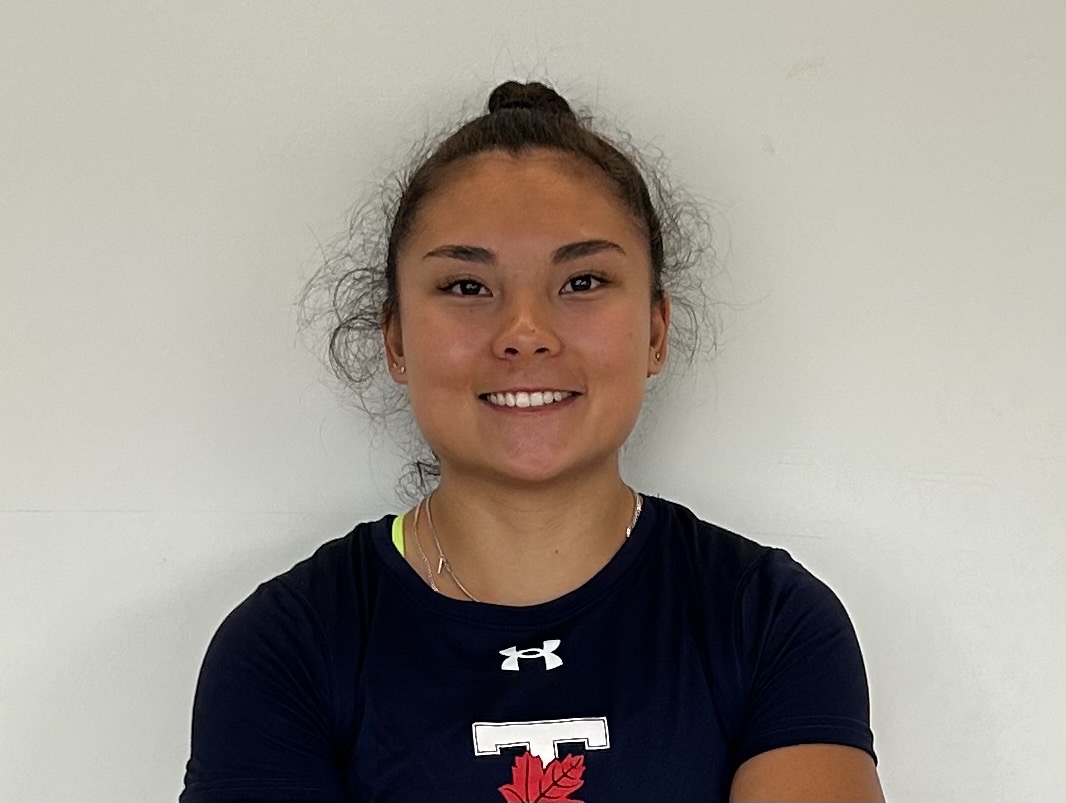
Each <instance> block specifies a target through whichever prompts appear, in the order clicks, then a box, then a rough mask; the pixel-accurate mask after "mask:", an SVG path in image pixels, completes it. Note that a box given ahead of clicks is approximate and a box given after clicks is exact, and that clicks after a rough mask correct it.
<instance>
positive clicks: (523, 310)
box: [493, 298, 560, 359]
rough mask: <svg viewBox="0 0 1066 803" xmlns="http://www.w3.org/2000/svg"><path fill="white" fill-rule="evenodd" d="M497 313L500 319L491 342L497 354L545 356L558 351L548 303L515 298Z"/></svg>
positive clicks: (557, 338) (506, 355) (556, 337)
mask: <svg viewBox="0 0 1066 803" xmlns="http://www.w3.org/2000/svg"><path fill="white" fill-rule="evenodd" d="M501 312H502V322H501V324H500V328H499V331H498V333H497V335H496V338H495V341H494V342H493V353H495V355H496V356H497V357H503V358H511V359H513V358H515V357H528V356H531V355H533V354H543V355H546V356H547V355H551V354H555V353H557V352H558V351H559V346H560V342H559V337H558V335H557V333H556V327H555V325H554V321H553V320H552V312H551V309H550V304H548V303H546V302H545V301H543V300H538V299H533V298H515V299H513V300H512V301H511V302H510V303H509V304H507V305H505V306H504V308H503V309H502V310H501Z"/></svg>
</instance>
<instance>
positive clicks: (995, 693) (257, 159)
mask: <svg viewBox="0 0 1066 803" xmlns="http://www.w3.org/2000/svg"><path fill="white" fill-rule="evenodd" d="M1064 9H1066V5H1064V4H1063V3H1061V2H1058V1H1057V0H1050V1H1048V2H1016V1H1011V2H1006V1H1005V2H995V3H994V2H938V3H931V2H927V1H926V0H909V1H908V2H902V1H901V0H894V2H885V3H879V4H872V3H850V2H801V3H785V2H781V3H752V2H705V1H704V2H689V3H667V4H658V5H652V4H648V3H646V2H615V3H604V2H600V3H582V2H576V3H575V2H565V3H563V2H538V3H507V2H482V1H479V0H467V1H466V2H459V1H456V2H447V3H445V2H437V3H417V4H416V3H403V2H392V3H373V4H370V3H325V2H324V3H296V2H293V3H286V2H281V0H258V1H257V2H247V3H237V2H221V3H220V2H184V3H161V2H145V0H138V2H135V3H134V2H130V3H120V2H111V3H98V2H67V3H54V2H32V3H30V2H22V3H17V2H14V3H13V2H6V3H4V5H3V10H2V11H0V647H2V652H0V799H3V800H11V801H15V800H17V801H38V800H39V801H75V800H76V801H80V802H81V803H86V802H87V801H100V802H101V803H104V801H106V802H107V803H116V801H139V802H140V803H144V802H146V801H166V800H174V799H175V797H176V795H177V793H178V791H179V789H180V788H181V782H182V775H183V772H184V763H185V761H186V759H187V758H188V748H189V718H190V707H191V702H192V696H193V691H194V687H195V682H196V677H197V673H198V671H199V666H200V661H201V660H202V657H203V653H204V650H205V648H206V646H207V643H208V640H209V638H210V637H211V635H212V634H213V632H214V630H215V628H216V627H217V626H218V624H219V622H220V621H221V620H222V618H223V617H224V616H225V614H226V613H227V612H229V611H230V610H231V609H232V608H233V607H234V606H235V605H236V604H237V603H239V602H240V601H241V600H242V599H244V598H245V597H246V596H247V595H248V594H249V593H251V591H252V590H253V589H254V588H255V586H256V585H258V584H259V583H260V582H262V581H264V580H266V579H268V578H269V577H272V576H274V575H276V574H278V573H280V572H282V571H285V570H286V569H288V568H289V567H290V566H292V564H293V563H295V562H296V561H298V560H300V559H302V558H303V557H305V556H307V555H309V554H310V553H311V552H312V551H313V550H314V549H315V548H316V547H317V546H318V545H319V544H321V543H322V542H324V541H326V540H329V539H331V538H335V537H338V536H340V535H343V534H344V533H346V532H347V531H348V530H349V529H350V528H351V527H352V526H354V524H355V523H356V522H358V521H362V520H367V519H371V518H377V517H379V516H381V515H383V514H385V513H387V512H394V511H396V510H397V509H398V502H397V500H396V497H395V495H394V477H395V476H396V472H397V470H398V468H399V465H400V463H399V458H398V457H396V456H395V455H394V454H391V453H390V451H389V449H388V448H386V447H385V446H383V445H382V444H381V442H380V441H377V440H371V438H370V435H369V434H368V430H367V427H366V425H365V424H364V422H363V421H362V420H361V419H360V418H358V417H357V416H356V415H354V414H353V413H352V412H350V411H348V410H347V409H346V408H345V406H344V404H343V402H342V400H341V399H340V398H339V397H338V396H337V395H336V394H335V393H334V392H333V391H332V390H331V389H330V385H329V382H328V377H327V374H326V372H325V371H324V369H323V368H322V366H321V365H320V364H319V362H318V360H317V358H316V356H314V355H313V354H312V353H311V352H309V351H308V350H307V349H306V348H305V347H304V346H303V343H302V341H301V340H300V338H299V337H298V335H297V330H296V323H295V312H294V309H293V306H292V305H293V301H294V299H295V297H296V295H297V293H298V291H299V289H300V287H301V285H302V283H303V281H304V280H305V279H306V278H307V276H308V275H310V272H311V271H313V270H314V268H315V267H316V260H317V259H318V254H317V248H318V242H319V241H320V240H322V241H325V240H328V239H330V238H332V237H334V236H336V235H337V234H338V233H339V232H341V231H342V230H343V228H344V225H345V216H346V212H347V210H348V209H349V208H350V207H351V206H352V204H353V203H354V202H355V201H356V200H357V199H358V198H360V197H362V196H363V195H364V194H365V193H366V192H367V191H368V190H369V189H370V188H371V187H372V186H373V185H374V183H375V182H377V181H379V180H380V179H381V178H382V177H383V176H384V175H386V174H387V172H388V170H390V169H392V168H394V167H397V166H398V165H399V164H400V163H401V161H402V156H403V154H404V153H405V152H406V151H407V149H408V147H409V146H410V145H411V143H412V142H414V141H416V140H418V139H420V138H421V137H422V136H423V135H424V134H425V133H426V132H435V131H437V130H439V129H440V128H441V127H443V126H445V125H447V124H448V123H449V122H451V121H453V120H455V119H457V116H458V115H459V114H460V113H461V112H462V111H463V110H466V111H468V112H475V111H477V110H478V109H479V108H480V107H481V105H482V104H483V103H484V100H485V98H486V97H487V94H488V91H489V90H490V89H491V88H492V86H494V85H495V83H496V82H498V81H500V80H504V79H507V78H511V77H518V78H522V79H527V78H542V79H547V80H549V81H552V82H553V83H555V85H556V86H558V88H559V89H560V90H562V91H563V93H564V94H566V95H567V96H568V97H569V98H570V99H571V100H572V101H573V102H574V103H575V104H576V105H583V104H584V105H588V106H590V107H591V108H592V109H593V110H594V111H598V112H602V113H604V114H605V115H606V117H607V119H608V120H613V121H615V122H617V123H618V124H619V125H621V126H624V127H627V128H628V129H629V130H631V131H632V133H633V135H634V137H635V138H636V140H637V141H638V142H643V143H647V144H649V145H651V146H654V147H658V148H661V149H662V150H663V151H664V152H665V153H666V154H667V155H668V156H669V157H670V159H671V164H672V168H671V169H672V173H673V175H675V176H676V177H677V178H678V179H680V180H681V181H683V182H685V183H686V184H687V185H688V186H689V187H690V188H691V189H692V190H693V191H694V192H697V193H699V194H700V195H701V196H703V197H705V198H706V199H708V201H709V202H711V205H712V206H711V208H712V209H713V214H714V216H715V227H716V236H717V237H718V246H719V255H720V257H721V263H722V264H721V269H720V270H719V273H718V276H717V279H716V280H715V285H714V288H713V292H714V294H715V296H716V297H717V298H718V299H719V300H720V301H721V302H722V304H721V305H720V306H719V307H718V308H717V312H718V313H719V314H720V315H721V316H722V319H723V324H724V330H723V335H722V338H721V344H720V348H719V350H718V354H717V356H716V357H715V359H714V360H713V361H711V362H709V363H705V364H703V365H702V366H701V367H700V368H699V369H694V370H693V371H691V372H690V373H689V375H688V377H687V378H686V379H684V380H683V381H681V382H679V383H677V384H676V385H675V386H674V387H673V389H672V390H671V392H670V394H669V395H665V396H664V397H663V399H662V400H661V401H660V402H659V403H658V405H657V406H656V407H655V408H654V409H653V410H651V411H649V415H647V416H646V417H645V418H646V421H645V422H644V424H642V429H641V430H640V433H641V434H640V435H639V437H637V438H635V439H634V445H633V447H632V448H631V449H630V450H628V452H627V461H626V468H625V470H626V474H627V477H628V478H629V479H630V480H631V481H632V482H633V484H634V485H636V487H638V488H639V489H641V490H644V491H646V492H650V493H658V494H662V495H665V496H668V497H670V498H673V499H675V500H677V501H680V502H682V503H683V504H686V505H688V506H690V507H691V508H692V509H694V510H695V511H696V512H697V513H699V514H700V515H701V516H703V517H704V518H707V519H709V520H712V521H715V522H717V523H719V524H722V525H724V526H727V527H730V528H733V529H735V530H737V531H739V532H741V533H744V534H746V535H748V536H749V537H752V538H755V539H756V540H760V541H762V542H763V543H767V544H773V545H778V546H782V547H785V548H786V549H788V550H790V551H791V552H792V554H793V555H794V556H796V557H797V558H798V559H799V560H800V561H801V562H803V563H804V564H805V565H807V566H808V568H810V569H811V570H812V571H814V572H815V573H816V574H818V575H819V576H820V577H822V578H823V579H824V580H826V581H827V582H828V583H829V584H830V585H831V586H832V587H833V588H834V589H835V590H836V591H837V593H838V594H839V595H840V597H841V598H842V599H843V601H844V603H845V605H846V606H847V608H848V610H849V612H850V613H851V615H852V617H853V619H854V621H855V624H856V628H857V630H858V633H859V637H860V640H861V642H862V646H863V649H864V653H865V657H866V661H867V665H868V670H869V676H870V683H871V689H872V706H873V710H872V716H873V726H874V730H875V735H876V747H877V750H878V753H879V757H880V773H881V777H882V779H883V783H884V786H885V790H886V792H887V794H888V796H889V798H890V799H896V800H918V799H921V800H934V799H937V800H975V799H982V800H990V799H1001V800H1037V799H1041V800H1050V799H1062V798H1063V796H1064V795H1066V776H1064V772H1066V771H1064V766H1066V763H1064V762H1063V760H1062V758H1063V755H1064V747H1066V739H1064V732H1063V723H1064V721H1066V703H1064V685H1063V683H1064V658H1063V643H1064V638H1063V636H1064V633H1063V630H1064V627H1063V625H1064V620H1063V610H1064V604H1063V603H1064V591H1063V584H1064V579H1066V572H1064V554H1063V550H1064V547H1063V543H1064V535H1066V502H1064V499H1066V496H1064V495H1063V490H1064V485H1066V483H1064V479H1066V476H1064V475H1066V468H1064V445H1063V440H1064V438H1063V418H1064V416H1063V412H1064V387H1066V383H1064V375H1063V374H1064V371H1063V365H1064V359H1063V358H1064V352H1066V343H1064V341H1066V333H1064V326H1066V271H1064V268H1066V247H1064V246H1066V242H1064V239H1063V232H1064V230H1066V214H1064V202H1063V187H1064V161H1066V158H1064V157H1066V154H1064V148H1066V145H1064V143H1066V126H1064V107H1066V102H1064V99H1066V69H1064V68H1066V58H1064V53H1066V47H1064V28H1066V26H1064ZM386 443H387V442H386Z"/></svg>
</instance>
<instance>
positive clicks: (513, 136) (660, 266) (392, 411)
mask: <svg viewBox="0 0 1066 803" xmlns="http://www.w3.org/2000/svg"><path fill="white" fill-rule="evenodd" d="M623 142H624V143H625V144H623ZM534 148H547V149H551V150H556V151H560V152H563V153H566V154H571V155H573V156H574V157H575V158H576V159H578V160H581V161H582V162H584V163H585V164H587V165H590V166H591V167H593V168H595V169H596V170H599V171H600V172H602V174H603V175H604V176H605V177H606V178H607V180H608V184H609V186H610V187H611V188H612V189H613V190H614V192H615V193H616V195H617V197H618V199H619V200H620V201H621V202H622V204H623V205H624V208H626V209H627V210H629V211H630V212H631V213H632V215H633V217H634V219H635V220H636V221H637V222H639V223H640V224H641V225H642V227H643V229H644V231H645V233H646V235H647V238H648V250H649V254H650V256H651V268H652V275H651V298H652V301H653V302H658V301H660V300H661V299H662V298H663V295H664V293H665V294H668V295H669V296H670V300H671V325H670V333H669V339H670V354H671V355H672V356H671V360H670V362H675V361H677V360H678V358H679V357H680V358H681V362H682V363H691V361H692V360H693V359H694V358H695V356H696V354H697V353H698V352H699V351H700V345H701V342H709V343H710V346H711V348H713V346H714V343H715V330H716V326H715V325H714V322H713V321H710V320H708V308H707V298H706V295H705V293H704V290H703V285H702V282H701V277H700V275H699V272H697V271H695V270H693V268H695V267H697V266H698V265H700V264H701V263H703V262H704V258H705V257H708V258H709V259H708V260H707V262H708V263H709V262H710V261H712V260H713V251H712V250H711V242H710V225H709V223H708V220H707V216H706V212H705V208H704V206H703V205H701V204H699V203H695V202H694V201H693V200H692V199H691V198H690V197H688V196H687V195H685V194H683V193H682V192H681V191H680V190H678V189H676V188H672V187H670V186H669V184H668V182H667V181H666V177H665V171H663V170H661V169H658V168H657V167H656V166H653V165H652V164H651V163H650V162H649V160H648V159H647V158H646V157H645V156H644V155H643V154H642V153H641V152H640V151H639V150H638V149H636V148H634V147H632V146H631V145H629V144H628V137H621V138H619V139H618V141H612V140H610V139H608V138H607V137H606V136H604V135H603V134H600V133H598V132H597V131H595V130H594V129H593V126H592V123H591V118H590V117H588V116H578V115H577V114H575V112H574V111H573V109H572V108H571V106H570V104H569V103H568V102H567V101H566V100H565V99H564V98H563V97H561V96H560V95H559V94H558V93H557V92H556V91H555V90H554V89H552V88H550V87H548V86H545V85H544V84H542V83H536V82H533V83H527V84H522V83H518V82H515V81H507V82H505V83H503V84H500V85H499V86H497V87H496V88H495V89H494V90H493V91H492V93H491V94H490V95H489V100H488V105H487V109H486V110H485V111H484V112H483V113H482V114H480V115H478V116H476V117H474V118H473V119H471V120H468V121H467V122H465V123H463V124H462V125H460V126H459V127H458V128H457V129H455V130H454V131H452V132H450V133H447V134H445V135H444V136H443V137H441V138H438V140H436V141H434V142H431V143H429V144H427V145H424V146H423V147H422V149H421V150H420V151H419V152H418V153H417V154H416V155H415V156H414V157H413V158H412V159H411V161H410V163H409V165H408V167H407V168H406V169H405V170H403V171H401V172H400V173H398V174H396V175H394V176H393V177H392V178H391V179H390V180H389V181H387V182H386V185H385V188H384V191H383V192H382V193H381V196H380V198H378V199H376V200H375V201H371V202H369V203H366V204H364V205H363V206H361V207H359V208H357V210H356V211H355V213H354V214H353V215H352V219H351V224H350V226H349V231H348V233H347V235H346V236H345V237H344V238H342V240H340V241H339V242H338V243H337V244H336V246H335V247H334V248H332V249H331V250H330V252H329V253H328V254H327V256H326V258H325V262H324V264H323V266H322V267H321V269H320V270H319V271H318V272H317V273H316V274H315V276H314V277H312V279H311V280H310V281H309V282H308V283H307V285H306V287H305V288H304V291H303V293H302V295H301V298H300V301H299V306H300V310H299V311H300V325H301V328H304V329H305V330H314V329H317V327H315V324H316V323H318V322H321V321H323V320H328V321H329V332H328V348H327V355H328V362H329V365H330V367H331V368H332V369H333V371H334V373H335V374H336V375H337V377H338V379H340V381H341V383H342V384H343V386H344V390H345V391H346V392H347V394H348V398H353V399H354V401H355V403H356V405H357V406H358V407H359V408H360V409H362V410H363V411H365V412H366V413H368V414H369V415H370V416H371V418H372V419H374V420H377V421H379V422H381V423H384V424H386V425H387V424H390V423H394V422H395V421H396V420H397V418H396V414H397V413H402V414H403V415H402V416H401V419H402V420H401V423H402V424H403V426H402V427H401V429H400V430H399V431H394V434H395V435H398V436H399V438H398V439H399V440H400V441H401V443H402V444H403V446H404V450H405V451H406V452H407V453H408V454H409V455H413V458H412V462H411V463H410V465H409V469H408V472H407V474H406V475H405V477H404V480H403V482H402V483H401V488H400V490H401V496H403V497H404V498H405V499H407V500H414V499H416V498H418V497H419V496H421V495H422V494H424V493H425V492H426V491H427V490H428V489H429V487H430V486H431V484H432V479H433V478H435V477H436V476H439V463H438V461H437V459H436V456H435V455H433V454H432V453H431V452H430V451H429V450H428V448H427V446H426V444H425V443H424V441H422V439H421V437H420V435H419V434H418V432H417V429H416V428H415V427H414V426H412V425H413V423H414V422H413V421H412V420H411V417H410V415H409V414H408V412H407V410H408V408H407V397H406V394H405V393H404V389H403V386H400V385H397V384H395V383H394V382H392V380H391V378H390V377H389V374H388V370H387V365H386V363H385V353H384V347H383V342H382V335H381V327H382V324H383V322H384V321H385V319H386V317H387V316H389V315H391V314H393V313H395V312H396V311H397V310H398V308H399V306H398V305H399V298H398V293H397V281H396V261H397V254H398V253H399V251H400V248H401V247H402V245H403V243H404V241H405V238H406V237H407V236H408V235H409V234H410V232H411V229H412V226H413V224H414V221H415V218H416V216H417V214H418V211H419V210H420V209H421V208H422V206H423V204H424V202H425V201H426V199H427V198H428V197H429V196H431V195H432V194H433V193H434V192H435V191H436V190H438V189H439V188H440V187H441V186H443V184H444V182H445V181H446V180H447V178H448V172H449V171H448V170H447V168H449V167H450V166H452V165H454V164H455V163H456V162H458V161H459V160H462V159H466V158H468V157H471V156H474V155H476V154H479V153H484V152H486V151H493V150H503V151H507V152H509V153H512V154H514V155H521V154H522V153H523V152H525V151H528V150H531V149H534ZM661 161H662V159H661V157H660V158H659V159H658V160H657V162H660V163H661ZM378 201H380V203H379V202H378ZM705 333H706V334H709V335H710V337H709V338H701V335H702V334H705ZM667 367H668V368H669V367H670V365H669V364H668V365H667ZM660 381H661V380H660ZM653 387H654V386H653Z"/></svg>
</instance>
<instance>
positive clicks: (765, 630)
mask: <svg viewBox="0 0 1066 803" xmlns="http://www.w3.org/2000/svg"><path fill="white" fill-rule="evenodd" d="M734 616H735V619H734V623H735V630H734V633H735V635H736V639H737V641H736V644H735V648H736V650H737V658H738V661H739V664H740V666H741V671H742V673H743V674H744V676H745V678H746V679H747V681H748V685H747V688H748V691H747V697H746V704H745V714H744V723H743V727H742V730H741V733H740V737H739V741H738V746H737V765H738V766H739V765H740V764H742V763H743V762H744V761H746V760H747V759H749V758H751V757H752V756H755V755H758V754H759V753H763V752H765V751H767V750H773V749H775V748H778V747H787V746H790V745H797V744H813V743H825V744H841V745H848V746H851V747H857V748H860V749H861V750H865V751H866V752H867V753H869V754H870V756H871V757H873V759H874V761H875V762H876V761H877V756H876V754H875V753H874V749H873V732H872V731H871V729H870V696H869V687H868V685H867V679H866V669H865V666H864V664H863V659H862V653H861V651H860V649H859V642H858V638H857V637H856V635H855V629H854V627H853V626H852V623H851V619H850V618H849V617H848V614H847V612H846V611H845V610H844V606H843V605H842V604H841V602H840V600H839V599H838V598H837V596H836V594H834V593H833V591H832V590H830V588H829V587H828V586H827V585H825V583H823V582H821V581H820V580H819V579H818V578H816V577H814V576H813V575H812V574H811V573H810V572H808V571H807V570H806V569H805V568H804V567H803V566H801V565H800V564H799V563H797V562H796V561H795V560H793V559H792V557H791V556H790V555H789V554H788V553H787V552H785V551H784V550H780V549H774V550H771V551H770V552H768V553H766V554H765V555H764V556H763V557H762V558H761V559H760V560H759V561H758V562H757V563H756V564H755V565H754V566H753V567H752V569H751V571H749V572H748V573H747V574H746V575H745V578H744V580H743V581H742V583H741V585H740V586H739V587H738V589H737V598H736V604H735V608H734Z"/></svg>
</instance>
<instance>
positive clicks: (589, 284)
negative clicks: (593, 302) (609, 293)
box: [563, 273, 603, 293]
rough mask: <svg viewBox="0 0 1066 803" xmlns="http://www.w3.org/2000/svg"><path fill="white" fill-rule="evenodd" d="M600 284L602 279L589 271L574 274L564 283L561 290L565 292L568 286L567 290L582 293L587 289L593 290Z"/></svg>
mask: <svg viewBox="0 0 1066 803" xmlns="http://www.w3.org/2000/svg"><path fill="white" fill-rule="evenodd" d="M601 284H603V279H600V278H598V277H596V276H593V275H592V274H591V273H583V274H581V275H580V276H575V277H574V278H573V279H570V280H569V281H568V282H567V283H566V284H564V285H563V292H567V290H566V288H568V287H569V288H570V291H569V292H572V293H583V292H585V291H587V290H593V289H595V288H596V287H597V286H598V285H601Z"/></svg>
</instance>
